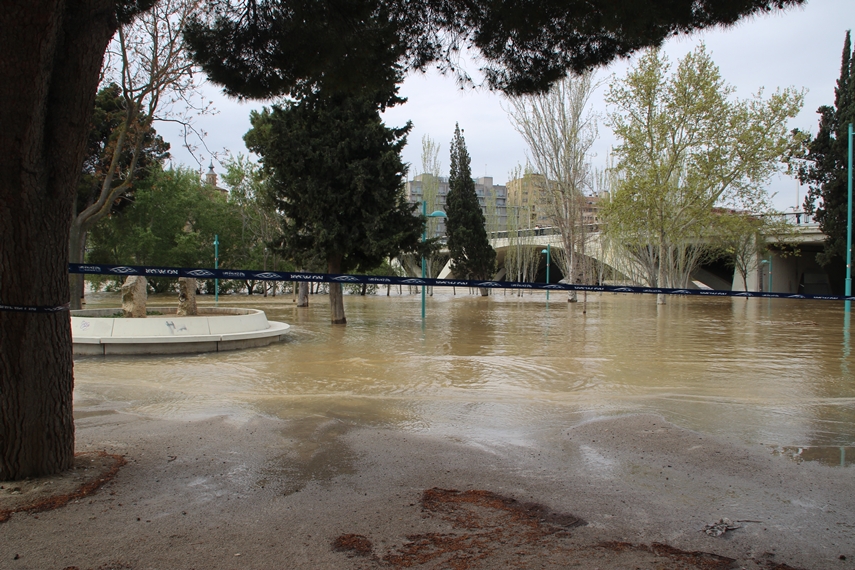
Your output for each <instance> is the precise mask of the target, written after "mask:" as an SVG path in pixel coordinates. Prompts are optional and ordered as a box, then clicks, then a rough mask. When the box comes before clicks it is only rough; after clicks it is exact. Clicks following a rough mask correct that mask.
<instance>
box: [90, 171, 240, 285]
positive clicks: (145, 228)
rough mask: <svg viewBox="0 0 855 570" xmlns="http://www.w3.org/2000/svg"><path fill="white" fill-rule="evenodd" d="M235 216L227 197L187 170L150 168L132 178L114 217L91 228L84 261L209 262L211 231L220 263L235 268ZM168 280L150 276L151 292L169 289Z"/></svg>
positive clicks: (237, 215) (237, 225)
mask: <svg viewBox="0 0 855 570" xmlns="http://www.w3.org/2000/svg"><path fill="white" fill-rule="evenodd" d="M241 232H242V228H241V216H240V212H239V209H238V207H237V206H236V205H235V204H233V203H230V202H229V201H228V198H227V196H226V195H225V194H224V193H222V192H220V191H218V190H217V189H215V188H212V187H210V186H208V185H206V184H202V182H201V181H200V179H199V174H198V173H197V172H195V171H193V170H189V169H185V168H178V169H170V170H160V169H158V170H156V171H154V172H153V173H152V175H151V176H149V177H147V178H146V179H143V180H140V181H138V186H137V189H136V192H134V195H133V199H132V201H131V203H130V205H129V206H128V207H126V208H125V211H123V212H122V214H121V215H118V216H109V217H107V218H104V219H103V220H101V222H100V223H99V224H98V225H96V226H95V228H94V229H93V230H92V235H91V245H92V250H91V251H90V253H89V258H88V260H89V261H90V262H93V263H111V264H127V265H155V266H158V265H159V266H167V267H211V266H213V261H214V245H213V241H214V235H215V234H218V235H219V241H220V262H221V265H222V266H223V267H237V266H238V265H237V262H238V261H240V260H241V258H242V240H241ZM171 286H172V282H171V281H169V280H152V287H153V288H154V290H155V291H158V292H163V291H166V290H169V288H170V287H171Z"/></svg>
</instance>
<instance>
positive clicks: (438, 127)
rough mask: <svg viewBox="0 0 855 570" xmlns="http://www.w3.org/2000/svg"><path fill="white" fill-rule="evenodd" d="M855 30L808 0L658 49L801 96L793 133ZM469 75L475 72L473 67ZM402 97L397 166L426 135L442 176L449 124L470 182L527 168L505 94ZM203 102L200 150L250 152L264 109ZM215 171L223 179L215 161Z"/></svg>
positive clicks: (435, 91)
mask: <svg viewBox="0 0 855 570" xmlns="http://www.w3.org/2000/svg"><path fill="white" fill-rule="evenodd" d="M852 28H855V0H808V3H807V6H805V7H804V8H800V9H794V10H788V11H786V12H780V11H777V12H775V13H773V14H771V15H764V16H759V17H755V18H752V19H748V20H744V21H742V22H741V23H739V24H738V25H737V26H735V27H732V28H728V29H716V30H711V31H708V32H706V33H701V34H695V35H692V36H689V37H681V38H675V39H672V40H670V41H669V42H667V43H666V45H665V52H666V53H667V54H668V57H669V58H670V59H671V61H672V63H676V61H677V60H678V59H679V58H681V57H683V56H684V55H685V54H686V53H688V52H689V51H691V50H692V49H694V48H695V46H697V45H698V43H700V42H704V43H706V46H707V50H708V51H709V52H710V53H711V55H712V58H713V61H715V63H716V64H717V65H718V66H719V67H720V69H721V73H722V77H723V78H724V79H725V81H727V82H728V83H730V84H731V85H733V86H734V87H736V96H737V97H739V98H747V97H749V96H751V95H752V94H754V93H755V92H757V90H758V89H760V88H765V92H766V93H771V92H774V91H775V90H776V89H778V88H784V87H790V86H792V87H796V88H805V89H806V90H807V93H806V96H805V105H804V107H803V109H802V112H801V113H800V114H799V115H798V117H796V118H795V119H794V120H793V121H792V123H791V125H790V126H791V127H798V128H800V129H802V130H809V131H810V132H812V133H814V132H816V127H817V120H818V115H817V114H816V109H817V108H818V107H819V106H820V105H830V104H832V103H833V98H834V85H835V82H836V80H837V77H838V76H839V74H840V56H841V53H842V49H843V39H844V36H845V33H846V30H847V29H852ZM628 66H629V62H628V61H620V62H617V63H615V64H613V65H611V66H610V67H608V68H605V69H602V70H600V71H599V72H598V75H597V77H598V79H601V80H605V81H604V84H605V83H608V81H609V80H610V78H611V77H612V76H613V75H616V76H618V77H621V76H623V75H624V74H625V72H626V69H627V68H628ZM472 68H473V69H472V72H473V74H474V71H475V70H476V69H477V68H476V67H475V66H474V65H472ZM605 90H606V87H605V85H604V86H603V87H601V89H600V90H599V91H598V92H597V93H596V94H595V95H594V97H593V99H592V109H593V110H594V111H595V112H597V113H599V114H601V115H604V114H605V112H606V110H607V109H606V105H605V102H604V100H603V96H604V93H605ZM401 95H402V96H404V97H407V99H408V101H407V103H405V104H404V105H400V106H398V107H395V108H393V109H391V110H389V111H388V112H387V113H386V114H385V121H386V123H387V124H389V125H392V126H400V125H403V124H404V123H406V121H407V120H411V121H412V122H413V130H412V131H411V133H410V135H409V138H408V141H409V143H408V145H407V147H406V148H405V149H404V153H403V154H404V160H405V162H408V163H410V164H411V168H410V172H411V174H412V172H413V171H417V170H419V169H420V166H421V139H422V136H423V135H425V134H426V135H429V136H430V137H431V138H433V139H434V140H435V141H437V142H439V143H440V145H441V147H440V159H441V161H442V168H443V173H444V174H446V173H447V169H448V151H449V141H451V137H452V135H453V133H454V124H455V122H459V123H460V127H461V128H462V129H464V137H465V139H466V146H467V148H468V149H469V154H470V156H471V158H472V174H473V176H475V177H479V176H484V175H487V176H492V177H493V181H494V183H497V184H503V183H505V182H506V181H507V180H508V174H509V172H511V170H512V169H513V168H514V167H515V166H516V165H518V164H525V162H526V152H527V149H526V145H525V143H524V142H523V140H522V138H521V137H520V136H519V134H518V133H517V132H516V131H515V130H514V128H513V127H512V126H511V123H510V122H509V120H508V117H507V114H506V113H505V112H504V111H503V110H502V102H503V96H501V95H499V94H496V93H491V92H489V91H487V90H471V89H469V90H461V89H460V88H459V87H458V86H457V85H456V84H455V81H454V79H453V78H452V77H451V76H445V77H443V76H441V75H439V74H438V73H436V72H429V73H427V74H414V75H412V76H410V77H408V78H407V79H406V80H405V82H404V84H403V86H402V88H401ZM205 97H206V98H209V99H212V100H213V102H214V107H216V109H217V111H218V113H217V114H216V115H213V116H202V117H200V118H198V119H197V121H196V125H197V127H198V128H200V129H201V130H203V131H205V132H206V133H207V136H206V139H205V143H206V145H207V148H208V149H210V150H211V151H212V152H217V153H220V154H221V155H224V154H225V153H232V154H238V153H243V154H248V151H247V150H246V147H245V146H244V144H243V135H244V133H246V131H247V130H248V129H249V128H250V124H249V112H250V110H252V109H260V108H261V107H262V106H263V105H264V103H263V102H247V103H240V102H238V101H235V100H231V99H229V98H227V97H225V96H224V95H222V94H221V93H220V92H219V90H218V89H217V88H215V87H213V86H208V87H207V88H206V92H205ZM157 129H158V132H159V133H160V134H162V135H163V136H164V138H165V139H166V140H167V141H169V142H170V143H171V144H172V156H173V159H174V162H176V163H183V164H186V165H192V166H198V164H197V161H196V159H194V158H193V156H192V155H191V154H190V153H189V152H188V151H187V150H186V149H183V148H181V136H180V134H179V133H178V131H177V129H175V128H173V126H172V125H169V124H164V123H161V124H159V125H158V126H157ZM614 143H615V139H614V137H613V135H612V133H611V131H610V130H609V128H608V127H606V126H605V125H604V124H602V120H601V121H600V127H599V140H598V141H597V143H596V144H595V146H594V149H593V150H594V152H595V156H594V157H593V162H594V164H595V166H600V167H601V166H603V165H604V162H605V157H606V155H607V154H608V151H609V148H610V147H611V146H612V145H613V144H614ZM196 156H197V158H198V159H199V160H200V161H201V162H202V163H203V164H204V165H205V166H206V167H207V165H208V163H209V161H210V160H211V154H210V153H209V152H207V151H206V150H204V149H202V150H197V152H196ZM214 167H215V169H216V170H217V171H219V172H222V167H221V165H220V164H219V163H218V162H217V160H216V159H214ZM769 190H770V192H773V193H775V194H776V195H775V204H776V206H777V207H778V208H779V209H791V208H792V207H793V206H795V205H796V203H797V198H796V196H797V192H798V203H801V201H802V199H803V198H804V188H801V189H800V188H799V185H798V183H797V182H796V180H795V179H793V178H790V177H787V176H780V177H778V178H777V179H776V180H773V181H771V182H770V184H769Z"/></svg>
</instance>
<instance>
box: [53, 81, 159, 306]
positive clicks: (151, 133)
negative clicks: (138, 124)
mask: <svg viewBox="0 0 855 570" xmlns="http://www.w3.org/2000/svg"><path fill="white" fill-rule="evenodd" d="M125 103H126V101H125V99H124V97H122V88H121V87H119V86H118V85H116V84H115V83H111V84H109V85H107V86H105V87H103V88H102V89H100V90H99V91H98V95H97V96H96V97H95V111H94V113H93V114H92V128H91V130H90V132H89V140H88V141H87V145H86V157H85V158H84V160H83V168H82V172H81V174H80V181H79V182H78V185H77V205H76V209H75V219H77V220H81V218H80V216H81V214H82V213H83V212H84V211H86V210H87V209H89V208H91V207H92V205H93V204H95V202H96V201H97V200H98V199H99V197H100V195H101V193H102V192H103V191H104V188H105V186H104V182H105V180H106V178H107V177H108V176H110V179H111V181H112V182H111V184H112V186H113V187H119V186H121V187H122V188H123V191H122V192H121V193H120V194H119V196H118V197H117V198H116V199H115V200H113V201H111V202H109V210H107V208H106V207H105V208H104V210H105V212H106V213H105V214H104V215H107V214H109V215H117V214H118V213H119V212H121V211H122V210H123V209H124V208H125V206H127V205H128V204H130V203H131V200H132V196H133V192H134V188H135V187H134V185H133V181H134V180H135V179H141V178H145V177H146V176H147V175H148V173H149V169H150V168H151V167H153V166H160V165H162V164H163V161H164V160H166V159H167V158H168V157H169V143H167V142H164V140H163V139H162V138H161V137H160V136H159V135H158V134H157V132H156V131H155V130H154V128H150V129H147V130H143V131H140V134H141V136H143V137H144V140H143V141H142V144H141V145H139V152H138V153H135V151H136V149H137V144H136V140H135V138H134V137H133V136H131V137H121V136H120V135H121V133H122V132H123V125H124V123H125V121H126V118H127V111H126V109H125ZM120 140H121V141H122V143H123V144H122V148H121V149H118V144H119V142H120ZM114 157H116V158H117V160H116V161H115V162H114ZM135 158H136V160H135ZM131 168H133V170H131ZM111 171H112V174H111ZM98 219H101V217H97V218H96V217H93V218H92V220H91V223H87V224H86V231H83V232H82V233H81V234H80V235H78V236H77V237H76V238H72V241H73V242H74V247H75V248H77V252H76V253H74V252H70V260H71V262H72V263H80V262H82V261H83V255H84V250H85V249H86V241H87V232H88V230H89V229H90V228H91V227H92V226H93V225H94V224H95V223H97V221H98ZM80 229H81V230H82V229H83V228H82V227H81V228H80ZM72 233H74V232H73V231H72ZM83 277H84V276H83V275H81V274H79V273H72V274H70V275H69V281H70V284H71V291H72V306H73V307H76V308H79V304H80V299H81V298H82V297H83V290H84V287H83V282H84V279H83ZM92 280H94V281H97V278H96V279H92ZM74 301H76V303H75V302H74Z"/></svg>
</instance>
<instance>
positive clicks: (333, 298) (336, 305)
mask: <svg viewBox="0 0 855 570" xmlns="http://www.w3.org/2000/svg"><path fill="white" fill-rule="evenodd" d="M327 268H328V271H329V273H341V256H340V255H332V256H330V257H329V259H327ZM330 318H331V320H332V324H334V325H346V324H347V318H345V316H344V296H343V295H342V293H341V283H333V282H332V281H331V282H330Z"/></svg>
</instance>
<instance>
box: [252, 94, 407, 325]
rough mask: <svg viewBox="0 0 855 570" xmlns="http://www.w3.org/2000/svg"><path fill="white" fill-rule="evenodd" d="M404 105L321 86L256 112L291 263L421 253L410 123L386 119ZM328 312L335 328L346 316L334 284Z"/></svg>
mask: <svg viewBox="0 0 855 570" xmlns="http://www.w3.org/2000/svg"><path fill="white" fill-rule="evenodd" d="M397 101H398V99H397V97H396V96H395V95H394V93H392V94H383V95H382V96H381V95H378V96H375V97H352V96H346V95H342V94H338V93H336V94H327V93H325V92H323V91H318V92H315V93H312V94H310V95H307V96H306V97H305V98H303V99H302V100H300V101H295V102H291V103H288V104H286V105H285V106H284V107H279V106H275V105H274V106H273V107H272V108H271V109H270V110H267V109H264V110H263V111H262V112H261V113H255V112H254V113H253V114H252V115H251V118H250V120H251V123H252V127H253V128H252V130H250V131H249V132H248V133H247V134H246V136H245V137H244V140H245V141H246V143H247V147H248V148H249V149H250V150H252V151H253V152H256V153H258V154H259V155H261V157H262V162H263V164H264V168H265V170H267V172H268V173H269V175H270V185H271V188H272V190H273V191H274V193H275V196H276V205H277V208H278V210H279V212H280V213H281V214H282V234H283V235H282V238H281V242H280V246H279V250H280V251H281V252H282V254H283V255H284V256H285V258H286V259H289V260H292V261H293V262H295V263H296V264H297V265H302V266H308V265H309V264H311V263H312V261H313V260H315V259H323V260H324V262H325V263H326V266H327V270H328V271H329V272H330V273H347V272H350V271H353V270H356V269H359V270H361V271H368V270H371V269H373V268H375V267H377V266H378V265H380V264H381V263H382V262H383V260H384V259H386V258H388V257H394V256H395V255H397V254H399V253H401V252H410V251H416V250H418V249H419V247H420V245H419V243H420V239H421V233H422V224H423V222H424V219H423V218H422V217H421V216H415V215H414V213H415V212H414V210H415V208H414V206H412V205H410V204H408V203H407V200H406V197H405V196H404V192H403V181H404V177H405V175H406V167H405V165H404V163H403V162H402V161H401V149H402V148H403V147H404V144H406V134H407V132H408V131H409V130H410V124H407V125H406V126H405V127H403V128H397V129H395V128H389V127H387V126H386V125H384V124H383V122H382V120H381V118H380V111H381V109H383V108H385V106H386V105H388V104H393V103H395V102H397ZM330 311H331V320H332V323H333V324H345V323H346V322H347V319H346V317H345V314H344V303H343V300H342V292H341V285H340V284H339V283H330Z"/></svg>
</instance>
